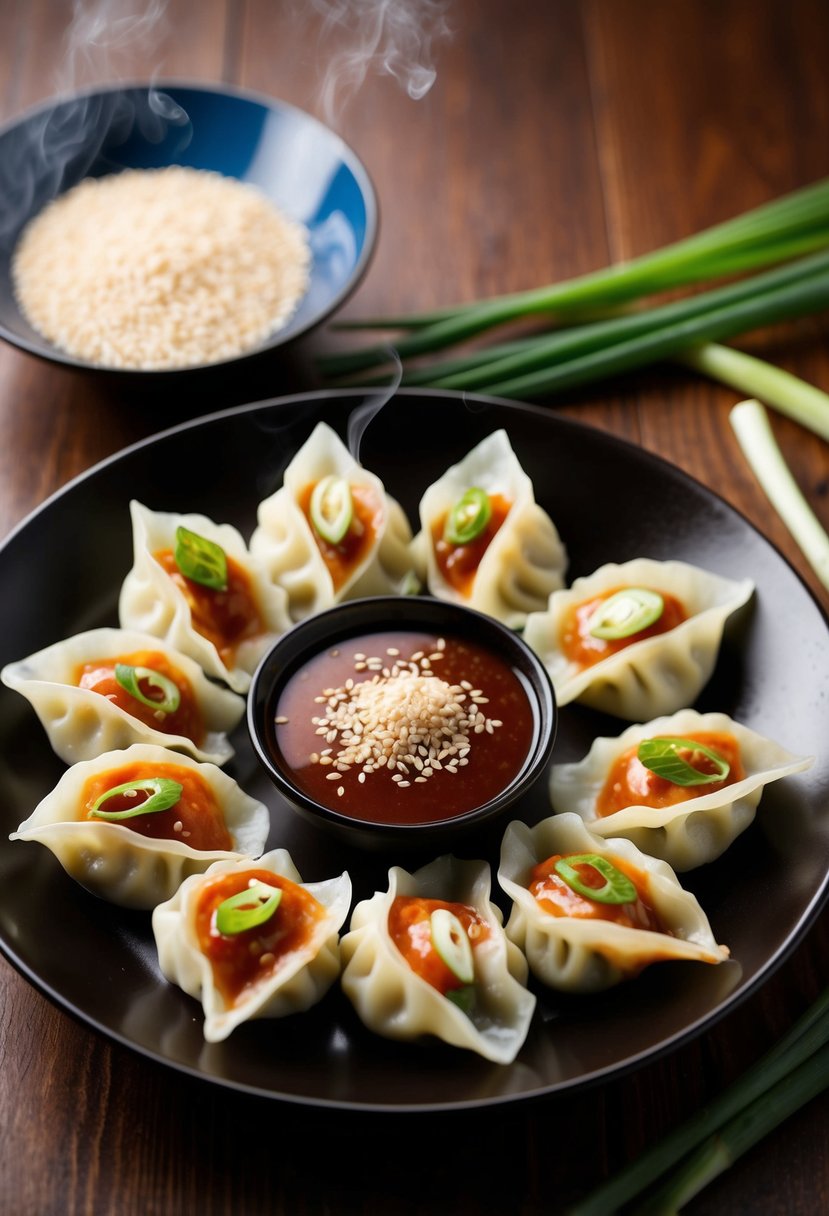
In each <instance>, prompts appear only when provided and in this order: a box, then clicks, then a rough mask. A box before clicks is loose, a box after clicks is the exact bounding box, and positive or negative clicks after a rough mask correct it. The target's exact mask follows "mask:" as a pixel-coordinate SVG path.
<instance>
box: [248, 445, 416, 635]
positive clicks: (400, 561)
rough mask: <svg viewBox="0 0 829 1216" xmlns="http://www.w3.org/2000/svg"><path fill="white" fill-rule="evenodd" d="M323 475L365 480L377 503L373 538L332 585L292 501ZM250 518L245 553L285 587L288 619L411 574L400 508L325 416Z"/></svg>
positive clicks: (395, 590)
mask: <svg viewBox="0 0 829 1216" xmlns="http://www.w3.org/2000/svg"><path fill="white" fill-rule="evenodd" d="M330 475H334V476H337V477H343V478H345V480H346V481H347V482H348V483H349V485H351V486H365V487H367V488H368V489H369V490H371V491H372V493H373V495H374V497H375V498H376V499H377V501H378V503H379V504H381V522H380V525H379V527H378V529H377V533H376V535H375V537H374V543H373V544H372V545H371V546H370V548H369V549H368V550H367V552H366V553H365V555H364V556H363V557H362V559H361V560H360V561H359V562H356V563H355V564H354V566H353V567H352V569H351V570H350V572H349V574H348V576H347V577H346V579H345V581H344V582H343V584H342V585H341V586H340V587H339V588H337V589H336V590H335V588H334V581H333V579H332V577H331V573H330V571H329V569H328V567H327V565H326V564H325V561H324V559H323V556H322V554H321V552H320V549H319V545H318V544H317V542H316V539H315V536H314V531H313V529H312V527H311V525H310V523H309V522H308V519H307V518H306V516H305V513H304V512H303V511H302V509H301V507H300V506H299V503H298V497H299V495H300V494H301V493H302V491H303V490H305V489H306V488H307V487H308V486H309V485H316V484H317V483H318V482H320V481H322V480H323V478H325V477H328V476H330ZM257 520H258V523H257V527H256V528H255V530H254V532H253V535H252V536H251V539H250V550H251V553H252V554H253V555H254V556H255V557H256V559H257V560H258V561H259V562H261V564H262V565H263V566H264V568H265V569H266V570H267V572H268V576H269V577H270V578H271V579H272V580H273V582H274V583H276V584H278V585H279V586H280V587H283V588H284V589H285V591H286V592H287V595H288V602H289V606H290V613H291V617H292V619H293V620H294V621H299V620H302V619H304V618H305V617H307V616H310V615H312V614H314V613H317V612H321V611H323V610H324V609H326V608H331V607H333V606H334V604H337V603H339V602H340V601H341V600H348V599H357V598H359V597H360V596H368V595H398V594H402V593H403V592H404V591H405V590H406V589H407V587H408V585H409V583H410V581H411V579H412V577H413V567H414V562H413V559H412V555H411V551H410V549H411V541H412V531H411V528H410V526H409V521H408V519H407V518H406V515H405V513H404V511H403V508H402V507H401V506H400V504H399V503H398V502H396V501H395V499H393V498H392V497H391V496H390V495H389V494H387V493H386V491H385V489H384V487H383V483H382V481H381V480H380V478H379V477H377V476H375V474H374V473H370V472H369V471H368V470H367V469H364V468H363V467H362V465H360V464H359V463H358V462H357V461H356V460H355V459H354V458H353V456H352V455H351V453H350V452H349V451H348V448H347V447H346V446H345V444H344V443H343V442H342V440H341V439H340V437H339V436H338V435H337V433H336V432H335V431H333V430H332V429H331V427H330V426H328V425H326V423H324V422H320V423H318V424H317V426H316V427H315V428H314V430H313V431H312V432H311V435H310V436H309V438H308V439H307V440H306V441H305V443H304V444H303V445H302V447H301V448H300V449H299V451H298V452H297V453H296V455H295V456H294V458H293V460H291V462H290V464H289V465H288V467H287V469H286V470H285V475H284V477H283V483H282V485H281V486H280V488H279V489H278V490H276V491H275V492H274V493H273V494H271V495H270V496H269V497H268V498H265V499H263V501H262V502H261V503H260V504H259V507H258V510H257Z"/></svg>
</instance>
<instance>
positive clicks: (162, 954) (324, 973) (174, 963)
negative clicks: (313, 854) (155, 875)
mask: <svg viewBox="0 0 829 1216" xmlns="http://www.w3.org/2000/svg"><path fill="white" fill-rule="evenodd" d="M250 869H256V870H270V871H271V872H272V873H274V874H280V875H282V877H283V878H288V879H290V881H291V882H295V883H297V884H298V885H300V886H303V887H304V888H305V890H306V891H308V892H309V893H310V894H311V895H313V897H314V898H315V899H316V900H317V901H318V902H319V903H320V904H322V906H323V907H324V908H325V916H324V917H323V918H322V919H321V920H320V921H319V922H318V923H317V924H316V925H315V926H314V927H313V931H312V933H311V934H310V935H309V938H308V941H307V942H306V943H304V944H303V946H302V947H301V948H300V949H298V950H294V951H291V952H290V953H289V954H286V955H285V956H284V958H282V959H281V960H280V962H279V964H278V966H277V967H276V968H275V969H274V970H273V971H271V972H270V974H269V975H267V976H266V977H265V978H264V979H263V980H262V981H261V982H260V983H258V984H256V985H252V986H251V987H250V988H249V989H248V990H247V991H246V992H245V993H244V994H243V995H242V997H241V998H240V999H239V1000H238V1001H237V1002H236V1003H235V1004H234V1005H227V1004H226V1003H225V1000H224V997H223V996H222V993H221V992H220V991H219V989H218V988H217V987H216V984H215V981H214V978H213V970H212V967H211V965H210V960H209V959H208V958H207V957H206V955H204V954H203V953H202V951H201V950H200V948H199V943H198V935H197V932H196V928H195V915H196V907H197V904H198V897H199V893H200V891H201V890H202V888H203V887H204V883H205V881H206V880H207V879H209V878H215V877H216V875H218V874H227V873H230V872H232V871H234V870H242V871H244V870H250ZM350 906H351V879H350V878H349V876H348V874H347V873H343V874H341V875H340V876H339V878H331V879H328V880H326V881H323V882H314V883H303V882H302V879H301V878H300V875H299V872H298V871H297V869H296V867H295V865H294V863H293V861H292V860H291V856H290V854H289V853H288V852H287V850H285V849H273V850H271V852H269V853H265V854H264V855H263V856H262V857H260V858H259V859H258V860H257V861H256V862H255V863H252V862H251V861H250V860H247V859H245V860H238V861H217V862H215V863H214V864H213V865H211V866H210V867H209V869H207V870H206V871H205V873H204V874H195V875H192V876H191V877H190V878H187V879H185V881H184V882H183V883H182V884H181V886H180V887H179V889H178V890H177V891H176V893H175V894H174V895H173V896H172V897H171V898H170V899H169V900H166V901H165V902H164V903H162V904H159V905H158V907H156V908H155V909H154V911H153V918H152V926H153V934H154V936H155V941H156V946H157V948H158V961H159V964H160V966H161V970H162V972H163V973H164V975H165V976H166V978H167V979H168V980H169V981H170V982H171V983H173V984H177V985H178V986H179V987H180V988H183V989H184V991H185V992H186V993H188V994H189V995H190V996H193V997H195V998H196V999H197V1000H200V1001H201V1003H202V1006H203V1008H204V1015H205V1018H204V1037H205V1039H206V1040H207V1041H208V1042H209V1043H218V1042H221V1040H223V1039H226V1038H227V1037H228V1035H229V1034H230V1033H231V1032H232V1031H233V1030H235V1029H236V1027H237V1026H239V1025H240V1024H241V1023H242V1022H247V1021H250V1020H252V1019H254V1018H281V1017H286V1016H287V1015H288V1014H292V1013H301V1012H303V1011H304V1010H306V1009H310V1008H311V1006H312V1005H315V1004H316V1003H317V1002H318V1001H319V1000H321V999H322V997H323V996H324V995H325V993H326V992H327V991H328V989H329V988H330V987H331V985H332V984H333V983H334V981H335V980H336V978H337V976H338V975H339V974H340V950H339V930H340V928H341V926H342V924H343V922H344V921H345V918H346V917H347V916H348V909H349V907H350Z"/></svg>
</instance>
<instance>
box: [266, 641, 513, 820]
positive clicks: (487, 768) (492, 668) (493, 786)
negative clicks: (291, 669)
mask: <svg viewBox="0 0 829 1216" xmlns="http://www.w3.org/2000/svg"><path fill="white" fill-rule="evenodd" d="M389 650H391V651H392V652H397V653H392V654H389V653H388V652H389ZM418 654H422V655H423V656H425V658H426V659H427V665H426V666H425V667H421V669H420V670H421V672H422V674H424V675H427V676H428V675H432V676H434V677H436V678H437V679H438V680H440V681H442V682H445V683H446V684H448V685H452V686H455V685H461V683H462V682H465V687H464V689H463V691H464V694H465V697H464V699H463V700H462V701H461V702H460V703H461V704H462V705H463V706H465V707H468V709H469V715H470V716H474V715H476V714H478V713H480V714H483V715H484V716H485V717H486V718H487V719H489V720H490V723H491V727H490V729H487V728H484V729H483V730H482V731H481V732H479V733H475V732H474V729H473V730H467V731H466V732H465V733H466V734H467V736H468V739H469V745H468V747H469V750H468V753H466V754H465V755H461V756H458V755H457V753H456V754H455V760H456V768H455V771H454V772H452V771H447V767H446V766H447V765H450V764H451V761H452V756H451V755H449V756H446V757H444V759H443V760H442V761H440V763H441V766H442V767H440V768H432V771H431V775H429V776H428V777H427V779H425V780H421V781H417V780H416V779H417V777H419V776H420V777H421V778H422V771H421V770H419V769H418V768H417V767H416V766H414V765H413V764H411V763H407V764H406V768H407V769H408V772H407V773H402V772H400V770H399V769H397V768H395V769H394V770H392V769H391V767H390V765H388V764H386V765H383V766H381V767H379V768H375V769H374V770H373V771H370V772H367V773H363V780H362V781H361V780H360V774H361V771H362V769H363V765H362V764H355V765H353V766H352V767H351V768H350V769H349V771H347V772H339V773H337V776H336V778H335V779H329V774H331V773H332V771H333V772H336V769H335V768H334V765H333V764H331V763H328V764H325V763H319V762H314V761H312V760H311V759H310V757H311V756H312V755H314V754H315V755H321V754H322V753H323V751H324V749H326V748H328V749H330V753H329V754H330V756H331V758H332V760H335V759H336V756H337V753H338V752H340V751H341V750H342V749H343V748H344V747H345V746H346V744H344V743H343V740H342V737H341V735H340V734H339V733H338V735H337V738H336V739H334V740H331V739H330V738H326V735H325V734H319V733H318V730H319V727H318V724H316V723H314V721H313V719H314V718H321V717H323V716H324V715H325V713H326V704H325V701H326V700H327V697H326V696H323V694H324V693H325V694H327V693H329V692H330V691H331V690H337V689H345V687H346V682H347V681H348V680H352V681H353V683H354V686H355V687H356V685H358V684H359V683H362V682H363V681H366V680H372V679H373V678H374V677H375V676H377V677H379V682H380V683H381V684H382V685H384V687H385V689H386V691H388V692H390V693H391V690H392V689H393V688H395V689H396V687H397V686H396V684H395V682H394V681H393V680H390V679H389V676H390V675H391V676H393V672H394V664H398V665H404V664H408V662H409V661H410V660H412V658H413V657H415V659H416V656H417V655H418ZM355 655H356V656H364V659H363V660H361V659H355ZM430 656H431V657H430ZM372 658H377V659H381V660H382V663H383V669H384V670H372V669H365V670H355V663H356V664H358V665H359V664H360V663H362V662H364V661H365V660H370V659H372ZM384 671H385V673H388V675H387V674H384ZM478 691H479V692H480V693H481V694H482V696H483V697H485V698H486V701H485V702H481V701H480V699H479V698H475V697H474V694H475V693H476V692H478ZM316 698H322V703H321V702H320V701H318V700H316ZM473 698H474V700H473ZM392 699H393V700H394V702H395V703H396V704H400V703H404V702H405V700H406V694H405V688H404V686H400V688H399V698H398V696H397V693H396V691H395V693H393V694H392ZM475 701H478V702H479V703H477V704H476V703H475ZM405 720H406V719H404V721H405ZM496 723H497V725H495V724H496ZM536 731H537V723H536V717H535V712H534V709H533V706H532V703H531V701H530V698H529V696H528V694H527V692H526V690H525V686H524V684H523V682H522V677H521V676H520V675H519V674H518V673H517V672H516V671H515V669H514V668H513V667H512V666H511V665H510V664H509V663H507V662H505V661H504V660H503V659H502V658H500V657H499V656H498V655H497V654H495V653H493V652H492V651H491V650H489V649H487V648H486V647H483V646H481V645H479V644H478V643H476V642H471V641H466V640H464V639H462V638H460V637H458V636H456V635H453V634H451V633H446V634H435V633H424V632H420V631H414V630H405V631H389V632H372V633H369V634H363V635H360V636H357V637H354V638H347V639H345V640H344V641H342V642H340V643H338V644H337V645H336V646H334V647H331V648H329V649H326V650H325V651H323V652H321V653H320V654H318V655H316V656H315V657H314V658H312V659H310V660H309V661H308V662H307V663H305V664H304V665H303V666H302V667H300V668H299V669H298V670H297V671H296V672H295V673H294V674H293V675H292V676H291V677H290V678H289V679H288V681H287V682H286V684H285V687H284V689H283V690H282V692H281V695H280V697H279V701H278V704H277V709H276V742H277V748H278V751H279V753H280V755H279V756H278V757H277V759H278V760H279V762H280V765H281V767H283V769H287V770H289V772H290V775H291V777H292V779H293V781H294V782H295V784H296V785H297V786H298V787H299V789H300V790H302V791H303V792H304V793H305V794H306V795H308V796H309V797H311V798H313V799H314V800H315V801H316V802H319V803H321V804H322V805H323V806H326V807H328V808H330V809H331V810H333V811H336V812H338V813H339V814H342V815H344V816H346V817H348V818H351V819H356V820H362V821H364V822H370V823H380V824H427V823H438V822H441V821H444V820H449V819H454V818H456V817H458V816H462V815H465V814H468V813H469V812H470V811H472V810H474V809H476V808H477V807H479V806H482V805H483V804H485V803H487V802H489V801H490V800H491V799H492V798H494V797H495V796H496V795H498V794H500V793H501V792H502V791H503V790H504V789H505V788H506V787H507V786H509V785H510V784H511V783H512V781H513V780H514V779H515V777H517V776H518V774H519V773H520V772H521V771H522V769H523V767H524V764H525V762H526V759H527V757H528V755H529V752H530V749H531V747H532V745H533V742H534V741H535V736H536ZM461 751H463V748H461ZM415 754H417V753H415ZM401 758H402V757H401ZM419 758H420V759H421V762H423V763H424V766H425V767H430V766H428V765H427V764H426V761H425V758H424V757H423V756H420V757H419ZM394 773H398V774H399V777H400V778H401V780H400V781H395V780H394V779H393V776H394ZM402 781H407V782H408V783H409V784H408V785H406V786H402ZM401 786H402V788H401ZM339 790H341V791H342V793H338V791H339Z"/></svg>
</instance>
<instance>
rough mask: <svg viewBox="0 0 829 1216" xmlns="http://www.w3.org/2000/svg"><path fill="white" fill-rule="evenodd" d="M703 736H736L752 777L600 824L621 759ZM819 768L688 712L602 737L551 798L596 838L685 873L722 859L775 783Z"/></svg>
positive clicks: (564, 773) (561, 777) (558, 775)
mask: <svg viewBox="0 0 829 1216" xmlns="http://www.w3.org/2000/svg"><path fill="white" fill-rule="evenodd" d="M700 731H714V732H724V733H727V734H730V735H733V736H734V738H735V739H736V740H737V742H738V743H739V746H740V758H741V761H742V765H743V768H744V770H745V774H746V775H745V777H744V778H743V779H742V780H741V781H737V782H735V783H734V784H732V785H726V786H724V787H723V788H722V789H719V790H713V791H710V792H706V787H705V786H704V785H703V786H700V787H699V790H700V792H699V794H698V795H697V796H696V797H695V798H689V799H688V800H687V801H685V802H679V803H677V804H676V805H675V806H665V807H649V806H642V805H634V806H627V807H625V808H624V809H623V810H620V811H616V812H615V813H614V814H612V815H606V816H604V817H602V818H597V816H596V800H597V798H598V796H599V794H600V792H601V790H602V787H603V786H604V783H605V779H606V777H607V774H608V772H609V770H610V769H611V768H612V766H613V764H614V762H615V761H616V760H617V759H618V757H619V756H621V755H622V754H623V753H624V752H626V751H628V750H629V749H630V748H632V747H636V746H637V744H639V743H641V741H642V740H643V739H650V738H653V737H654V736H656V735H674V736H678V737H680V738H685V737H687V736H688V735H695V734H698V733H699V732H700ZM813 762H814V761H813V757H811V756H795V755H793V754H792V753H791V752H788V751H786V750H785V748H782V747H781V746H780V745H779V744H777V743H774V742H772V740H771V739H766V738H764V737H763V736H762V735H759V734H757V733H756V731H753V730H751V729H749V727H747V726H743V725H742V724H741V723H739V722H735V721H734V720H733V718H730V717H729V716H728V715H727V714H720V713H707V714H700V713H697V711H696V710H693V709H684V710H681V711H680V712H679V713H676V714H673V715H672V716H670V717H665V718H656V719H654V721H652V722H646V723H644V724H643V725H635V726H630V727H628V729H627V730H626V731H624V732H623V733H622V734H621V735H619V736H618V738H615V739H613V738H598V739H596V740H595V741H594V742H593V744H592V746H591V748H590V751H589V752H588V753H587V755H586V756H585V757H584V759H582V760H580V761H578V762H577V763H575V764H554V765H553V767H552V769H551V772H550V799H551V802H552V804H553V807H554V809H555V810H556V811H566V812H574V813H575V814H577V815H579V816H580V818H581V819H583V820H584V822H585V823H586V824H587V826H588V827H589V828H590V830H591V831H592V832H595V833H596V835H597V836H604V837H609V836H614V837H617V836H623V837H625V839H626V840H630V841H632V842H633V843H634V844H635V845H637V846H638V847H639V848H640V849H641V850H642V851H643V852H645V853H648V854H650V855H651V856H652V857H659V858H661V859H662V860H663V861H666V862H667V863H668V864H669V865H670V866H672V867H673V868H674V869H675V870H679V871H681V872H684V871H686V870H693V869H694V868H695V867H696V866H701V865H704V864H705V863H706V862H709V861H713V860H714V859H715V858H717V857H719V856H720V855H721V854H722V853H724V852H725V850H726V849H727V848H728V846H729V845H730V844H731V843H732V842H733V841H734V840H736V838H737V837H738V836H739V835H740V833H741V832H744V831H745V829H746V828H747V827H748V826H749V825H750V824H751V823H752V822H753V820H754V816H755V814H756V812H757V805H758V803H759V802H760V798H761V797H762V794H763V790H764V788H765V786H767V785H768V784H769V782H771V781H779V780H780V778H781V777H788V776H790V775H791V774H792V773H800V772H803V771H804V770H805V769H807V768H809V767H810V765H811V764H812V763H813Z"/></svg>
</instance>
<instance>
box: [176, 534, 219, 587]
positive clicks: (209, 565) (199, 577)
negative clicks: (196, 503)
mask: <svg viewBox="0 0 829 1216" xmlns="http://www.w3.org/2000/svg"><path fill="white" fill-rule="evenodd" d="M174 556H175V562H176V565H177V566H178V568H179V570H180V571H181V573H182V574H183V575H184V577H185V578H190V579H192V580H193V582H194V583H201V585H202V586H203V587H211V588H212V589H213V590H214V591H226V590H227V555H226V554H225V551H224V549H223V548H222V546H221V545H217V544H216V542H215V541H212V540H208V539H207V537H206V536H199V534H198V532H191V531H190V529H189V528H185V527H184V526H183V525H181V524H180V525H179V526H178V527H177V528H176V548H175V554H174Z"/></svg>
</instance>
